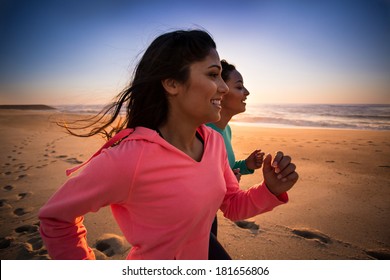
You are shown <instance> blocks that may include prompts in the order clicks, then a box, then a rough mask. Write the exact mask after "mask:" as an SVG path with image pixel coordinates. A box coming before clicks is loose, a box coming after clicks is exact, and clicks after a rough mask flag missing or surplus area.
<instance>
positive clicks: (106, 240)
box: [95, 233, 130, 257]
mask: <svg viewBox="0 0 390 280" xmlns="http://www.w3.org/2000/svg"><path fill="white" fill-rule="evenodd" d="M95 248H96V249H97V250H99V251H100V252H102V253H103V254H105V255H106V256H108V257H112V256H113V255H115V254H121V253H124V252H125V251H126V250H128V249H129V248H130V245H129V244H128V243H127V242H126V240H125V239H124V238H123V237H121V236H118V235H116V234H109V233H106V234H103V235H102V236H101V237H100V238H99V239H97V240H96V244H95Z"/></svg>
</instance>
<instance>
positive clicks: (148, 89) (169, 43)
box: [57, 30, 216, 139]
mask: <svg viewBox="0 0 390 280" xmlns="http://www.w3.org/2000/svg"><path fill="white" fill-rule="evenodd" d="M212 49H216V44H215V42H214V40H213V39H212V37H211V36H210V35H209V34H208V33H207V32H205V31H203V30H177V31H173V32H169V33H165V34H162V35H160V36H159V37H157V38H156V39H155V40H154V41H153V42H152V43H151V44H150V46H149V47H148V48H147V49H146V51H145V53H144V54H143V56H142V58H141V60H140V61H139V63H138V65H137V66H136V68H135V71H134V74H133V80H132V82H131V83H130V85H129V86H128V87H127V88H126V89H124V90H123V91H122V92H121V93H120V94H118V95H117V97H116V98H115V100H114V101H113V102H112V103H111V104H109V105H107V106H106V107H105V108H104V109H103V110H102V111H101V112H100V113H99V114H97V115H95V116H93V117H92V118H89V119H85V120H77V121H75V122H73V123H71V125H69V124H67V123H63V124H61V123H57V124H58V125H60V126H61V127H64V128H65V129H66V130H67V131H68V132H69V133H70V134H72V135H75V136H80V137H90V136H93V135H96V134H103V135H104V136H105V137H106V138H107V139H109V138H111V137H112V136H113V135H114V134H116V133H117V132H118V131H120V130H122V129H124V128H135V127H137V126H143V127H147V128H151V129H157V128H158V127H159V126H160V125H162V124H164V123H165V122H166V121H167V117H168V110H169V107H168V99H167V95H166V93H165V90H164V88H163V86H162V83H161V81H162V80H164V79H168V78H172V79H175V80H177V81H179V82H182V83H185V82H187V81H188V78H189V74H190V73H189V68H190V65H191V64H193V63H194V62H198V61H202V60H203V59H205V58H206V57H207V55H209V53H210V51H211V50H212ZM122 107H126V108H125V109H126V111H125V119H124V120H122V119H121V117H120V112H121V109H122ZM83 122H86V124H85V125H82V123H83ZM85 130H87V131H88V132H83V133H76V132H75V131H85Z"/></svg>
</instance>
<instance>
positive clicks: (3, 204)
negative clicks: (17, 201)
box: [0, 199, 12, 209]
mask: <svg viewBox="0 0 390 280" xmlns="http://www.w3.org/2000/svg"><path fill="white" fill-rule="evenodd" d="M7 202H8V200H7V199H0V208H4V209H5V208H12V206H11V205H10V204H8V203H7Z"/></svg>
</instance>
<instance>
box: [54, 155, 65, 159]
mask: <svg viewBox="0 0 390 280" xmlns="http://www.w3.org/2000/svg"><path fill="white" fill-rule="evenodd" d="M67 157H68V156H67V155H59V156H56V158H67Z"/></svg>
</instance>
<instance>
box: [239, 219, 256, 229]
mask: <svg viewBox="0 0 390 280" xmlns="http://www.w3.org/2000/svg"><path fill="white" fill-rule="evenodd" d="M234 223H235V224H236V225H237V226H238V227H240V228H244V229H249V230H252V231H258V230H259V228H260V226H259V225H258V224H256V223H255V222H253V221H245V220H242V221H236V222H234Z"/></svg>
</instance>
